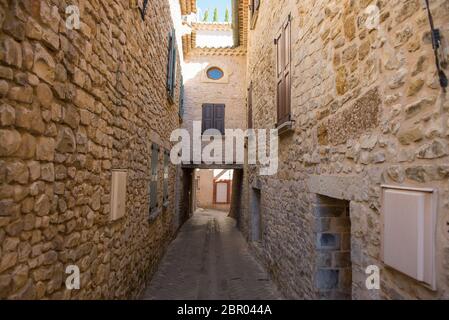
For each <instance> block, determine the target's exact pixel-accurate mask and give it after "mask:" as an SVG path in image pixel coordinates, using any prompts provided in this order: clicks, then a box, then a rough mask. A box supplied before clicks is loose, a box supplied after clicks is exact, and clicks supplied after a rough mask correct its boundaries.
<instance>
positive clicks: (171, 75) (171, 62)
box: [167, 30, 177, 101]
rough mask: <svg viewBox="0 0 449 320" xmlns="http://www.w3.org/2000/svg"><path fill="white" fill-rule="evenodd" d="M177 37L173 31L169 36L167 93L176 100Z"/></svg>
mask: <svg viewBox="0 0 449 320" xmlns="http://www.w3.org/2000/svg"><path fill="white" fill-rule="evenodd" d="M176 56H177V49H176V35H175V30H172V31H171V32H170V33H169V36H168V62H167V63H168V64H167V92H168V96H169V97H170V98H171V99H172V101H173V99H174V96H175V87H176V68H177V63H176Z"/></svg>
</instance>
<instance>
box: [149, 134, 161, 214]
mask: <svg viewBox="0 0 449 320" xmlns="http://www.w3.org/2000/svg"><path fill="white" fill-rule="evenodd" d="M158 163H159V146H158V145H157V144H155V143H153V145H152V146H151V181H150V215H151V214H153V213H154V212H155V211H156V210H157V209H158V206H159V203H158V194H157V184H158Z"/></svg>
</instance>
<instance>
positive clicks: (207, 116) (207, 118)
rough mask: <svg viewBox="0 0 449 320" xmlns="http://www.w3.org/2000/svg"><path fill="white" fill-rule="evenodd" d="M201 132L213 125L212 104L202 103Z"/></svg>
mask: <svg viewBox="0 0 449 320" xmlns="http://www.w3.org/2000/svg"><path fill="white" fill-rule="evenodd" d="M202 124H203V125H202V127H203V128H202V133H204V132H205V131H206V130H209V129H212V128H213V127H214V105H213V104H203V119H202Z"/></svg>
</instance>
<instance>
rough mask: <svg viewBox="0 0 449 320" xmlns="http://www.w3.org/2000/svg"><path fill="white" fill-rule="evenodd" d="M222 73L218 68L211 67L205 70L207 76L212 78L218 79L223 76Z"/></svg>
mask: <svg viewBox="0 0 449 320" xmlns="http://www.w3.org/2000/svg"><path fill="white" fill-rule="evenodd" d="M223 76H224V73H223V71H222V70H221V69H220V68H217V67H212V68H210V69H209V70H207V77H208V78H209V79H212V80H220V79H221V78H223Z"/></svg>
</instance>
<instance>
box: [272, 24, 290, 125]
mask: <svg viewBox="0 0 449 320" xmlns="http://www.w3.org/2000/svg"><path fill="white" fill-rule="evenodd" d="M275 43H276V52H277V53H276V56H277V58H276V75H277V90H276V91H277V93H276V96H277V114H278V123H277V125H278V126H279V125H281V124H283V123H284V122H286V121H290V113H291V112H290V109H291V66H290V65H291V16H290V15H289V17H288V19H287V21H286V22H285V23H284V24H283V26H282V29H281V31H280V32H279V34H278V36H277V37H276V40H275Z"/></svg>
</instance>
